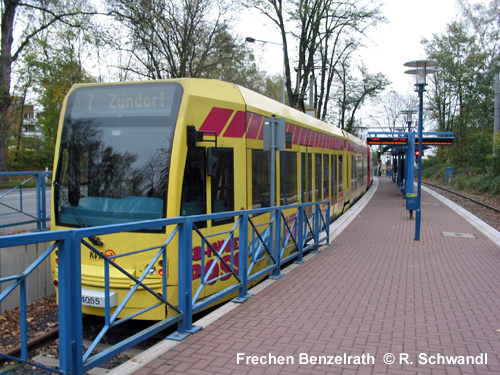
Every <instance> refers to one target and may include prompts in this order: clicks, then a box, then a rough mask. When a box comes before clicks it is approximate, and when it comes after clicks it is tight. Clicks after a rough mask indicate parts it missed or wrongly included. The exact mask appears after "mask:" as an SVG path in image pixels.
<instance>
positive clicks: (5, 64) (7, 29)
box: [0, 0, 19, 172]
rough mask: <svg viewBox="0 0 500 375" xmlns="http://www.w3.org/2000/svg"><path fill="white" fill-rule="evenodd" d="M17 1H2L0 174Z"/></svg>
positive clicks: (4, 165) (4, 155)
mask: <svg viewBox="0 0 500 375" xmlns="http://www.w3.org/2000/svg"><path fill="white" fill-rule="evenodd" d="M18 4H19V1H18V0H4V6H5V9H4V13H3V14H2V39H1V40H2V41H1V43H2V45H1V49H2V50H1V56H0V172H7V130H8V128H9V126H10V122H9V106H10V103H11V97H10V80H11V72H12V62H13V58H12V54H11V53H12V52H11V48H12V42H13V38H12V33H13V28H14V17H15V14H16V8H17V6H18Z"/></svg>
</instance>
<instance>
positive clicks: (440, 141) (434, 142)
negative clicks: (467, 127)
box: [366, 137, 455, 146]
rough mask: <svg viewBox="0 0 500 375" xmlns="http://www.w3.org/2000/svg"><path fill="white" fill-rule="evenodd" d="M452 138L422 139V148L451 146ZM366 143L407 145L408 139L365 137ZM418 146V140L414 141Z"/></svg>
mask: <svg viewBox="0 0 500 375" xmlns="http://www.w3.org/2000/svg"><path fill="white" fill-rule="evenodd" d="M454 140H455V138H454V137H424V138H423V142H422V145H424V146H451V145H453V141H454ZM366 143H367V144H369V145H407V144H408V139H407V138H404V137H367V138H366ZM415 144H416V145H418V144H419V142H418V139H416V140H415Z"/></svg>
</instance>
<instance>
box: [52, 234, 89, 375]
mask: <svg viewBox="0 0 500 375" xmlns="http://www.w3.org/2000/svg"><path fill="white" fill-rule="evenodd" d="M58 253H59V263H58V264H59V364H60V369H61V370H62V371H64V372H65V373H66V374H83V348H82V345H80V344H81V342H82V340H83V332H82V288H81V280H82V272H81V244H80V237H79V236H78V235H77V233H76V231H74V230H71V231H69V238H67V239H66V240H65V241H64V244H63V245H62V247H60V248H59V251H58Z"/></svg>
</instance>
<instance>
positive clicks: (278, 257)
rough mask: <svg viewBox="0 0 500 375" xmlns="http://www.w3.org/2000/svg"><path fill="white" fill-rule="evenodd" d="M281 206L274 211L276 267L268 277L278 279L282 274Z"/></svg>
mask: <svg viewBox="0 0 500 375" xmlns="http://www.w3.org/2000/svg"><path fill="white" fill-rule="evenodd" d="M281 213H282V211H281V208H278V209H277V210H276V211H274V215H275V217H274V259H275V260H276V268H275V269H274V270H273V274H272V275H270V276H269V278H270V279H279V278H280V277H282V276H284V275H283V274H282V273H281V217H282V215H281Z"/></svg>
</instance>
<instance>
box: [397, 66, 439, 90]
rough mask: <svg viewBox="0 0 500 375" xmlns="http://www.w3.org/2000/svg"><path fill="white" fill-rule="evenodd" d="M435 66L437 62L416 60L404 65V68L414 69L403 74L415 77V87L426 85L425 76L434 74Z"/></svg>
mask: <svg viewBox="0 0 500 375" xmlns="http://www.w3.org/2000/svg"><path fill="white" fill-rule="evenodd" d="M437 65H438V62H437V61H435V60H417V61H410V62H407V63H405V64H404V66H407V67H410V68H414V69H410V70H407V71H406V72H405V73H406V74H412V75H415V76H416V83H415V84H416V85H426V84H427V75H428V74H433V73H435V72H436V69H434V67H435V66H437Z"/></svg>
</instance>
